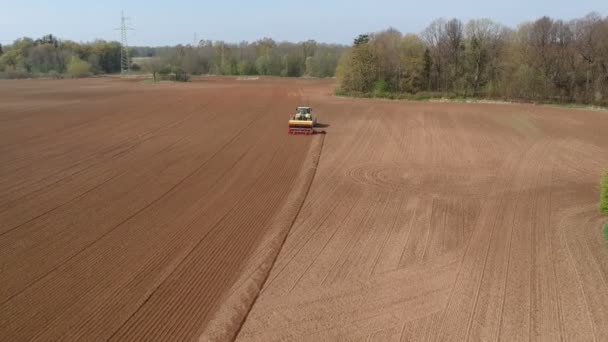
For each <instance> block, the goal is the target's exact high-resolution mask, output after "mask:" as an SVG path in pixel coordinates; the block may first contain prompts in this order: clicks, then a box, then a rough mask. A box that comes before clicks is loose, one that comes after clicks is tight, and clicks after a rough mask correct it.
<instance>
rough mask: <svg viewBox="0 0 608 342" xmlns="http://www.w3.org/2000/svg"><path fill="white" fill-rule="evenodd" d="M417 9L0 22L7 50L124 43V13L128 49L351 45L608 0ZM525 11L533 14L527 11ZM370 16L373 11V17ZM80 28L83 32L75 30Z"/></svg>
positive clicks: (271, 8)
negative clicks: (37, 42) (372, 36)
mask: <svg viewBox="0 0 608 342" xmlns="http://www.w3.org/2000/svg"><path fill="white" fill-rule="evenodd" d="M412 6H414V5H413V4H410V3H409V2H405V3H403V2H397V1H395V0H384V1H378V2H376V3H374V4H369V3H363V2H362V1H358V2H346V1H343V0H339V1H336V2H333V3H330V4H327V3H323V2H322V1H319V0H311V1H309V2H308V3H307V6H306V8H302V6H295V5H293V4H285V3H282V2H277V1H273V0H262V1H259V2H257V3H255V4H253V3H245V4H240V3H239V4H232V3H221V4H207V5H204V4H200V3H194V2H192V1H180V3H179V4H171V5H166V4H162V3H159V2H151V3H145V2H143V1H141V0H136V1H130V2H129V3H128V4H123V3H122V1H117V0H110V1H107V2H104V5H101V4H84V5H83V4H80V3H78V2H76V1H72V0H69V1H61V2H57V3H54V4H52V5H50V4H47V3H44V2H42V1H39V0H37V1H33V2H29V4H28V5H24V4H19V3H16V4H13V3H11V4H10V5H5V10H4V11H3V12H2V13H0V23H3V24H0V28H1V30H0V32H2V33H1V34H2V36H0V44H3V45H8V44H11V43H12V42H13V41H15V40H16V39H19V38H22V37H30V38H34V39H36V38H39V37H42V36H44V35H47V34H53V35H54V36H56V37H58V38H60V39H63V40H71V41H76V42H90V41H94V40H96V39H102V40H106V41H119V40H120V32H119V31H118V30H116V28H118V27H119V25H120V13H121V10H124V13H125V16H126V17H129V18H130V26H131V27H133V28H134V31H130V33H129V36H128V40H129V45H131V46H151V47H160V46H174V45H179V44H192V42H194V41H195V40H196V41H200V40H203V39H204V40H212V41H225V42H234V43H236V42H241V41H247V42H252V41H255V40H258V39H261V38H264V37H269V38H272V39H274V40H275V41H278V42H301V41H306V40H309V39H313V40H316V41H317V42H321V43H328V44H341V45H350V44H351V43H352V40H353V39H354V38H355V37H356V36H357V35H359V34H363V33H372V32H378V31H381V30H385V29H387V28H389V27H392V28H395V29H397V30H399V31H400V32H402V33H419V32H421V31H422V30H423V29H424V28H425V27H426V26H428V25H429V24H430V23H431V22H432V21H433V20H435V19H438V18H458V19H460V20H462V21H464V22H466V21H468V20H470V19H476V18H488V19H491V20H493V21H495V22H497V23H500V24H503V25H505V26H508V27H512V28H515V27H517V25H519V24H521V23H525V22H529V21H533V20H536V19H538V18H540V17H543V16H549V17H551V18H554V19H562V20H565V21H569V20H572V19H575V18H580V17H584V16H586V15H587V14H589V13H591V12H597V13H598V14H599V15H601V16H602V17H606V16H607V15H608V2H606V1H598V0H588V1H584V2H583V3H574V2H569V3H566V2H565V1H548V0H537V1H534V3H532V4H530V3H527V2H526V1H524V0H514V1H512V2H510V3H498V4H494V3H492V4H489V3H481V4H478V3H477V1H473V0H468V1H464V2H461V3H459V4H453V3H450V2H449V1H447V0H440V1H436V2H434V3H432V4H431V3H423V4H415V6H416V7H417V11H416V13H414V12H412V11H411V10H410V7H412ZM522 7H525V8H526V10H525V11H522V10H521V9H520V8H522ZM32 8H36V11H32V10H31V9H32ZM209 12H212V13H213V15H209V14H208V13H209ZM198 13H200V15H199V14H198ZM286 13H288V14H293V16H294V17H295V16H297V18H298V20H303V22H302V24H301V23H300V22H299V21H293V20H291V19H290V18H291V16H290V15H286ZM369 13H374V16H373V17H372V16H370V15H369ZM302 18H305V19H302ZM23 23H28V26H27V27H23ZM159 23H162V24H159ZM74 27H77V28H78V30H77V31H76V32H74ZM195 37H196V39H195Z"/></svg>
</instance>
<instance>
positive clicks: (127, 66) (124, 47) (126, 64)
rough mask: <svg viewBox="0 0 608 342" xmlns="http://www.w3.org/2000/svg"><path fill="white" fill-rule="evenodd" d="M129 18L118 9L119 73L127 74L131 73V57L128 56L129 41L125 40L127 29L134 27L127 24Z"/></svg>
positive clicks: (130, 29) (131, 29)
mask: <svg viewBox="0 0 608 342" xmlns="http://www.w3.org/2000/svg"><path fill="white" fill-rule="evenodd" d="M129 20H130V18H128V17H125V13H124V11H120V28H117V29H116V30H120V43H121V49H120V74H121V75H123V76H124V75H128V74H130V73H131V58H130V56H129V43H128V41H127V31H133V30H134V29H133V28H132V27H130V26H129Z"/></svg>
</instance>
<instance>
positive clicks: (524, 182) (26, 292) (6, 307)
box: [0, 77, 608, 341]
mask: <svg viewBox="0 0 608 342" xmlns="http://www.w3.org/2000/svg"><path fill="white" fill-rule="evenodd" d="M334 85H335V84H334V82H333V81H331V80H315V79H280V78H260V79H257V80H255V81H247V82H244V81H239V80H237V79H234V78H224V77H203V78H200V79H195V80H194V81H193V82H190V83H187V84H177V83H160V84H144V83H142V82H140V81H138V80H123V79H118V78H110V77H108V78H95V79H81V80H60V81H44V80H23V81H0V123H1V125H0V133H1V134H0V175H1V176H2V177H1V179H0V340H7V341H29V340H39V341H48V340H62V341H69V340H73V341H82V340H115V341H119V340H121V341H122V340H125V341H132V340H141V341H148V340H150V341H154V340H157V341H168V340H199V341H229V340H234V339H236V340H241V341H290V340H315V341H317V340H366V341H367V340H369V341H398V340H410V341H444V340H454V341H456V340H458V341H459V340H531V339H535V340H607V339H608V249H607V248H606V247H605V243H604V241H603V240H602V235H601V232H600V230H601V226H602V224H603V221H605V220H603V219H602V217H601V215H600V214H599V213H598V212H597V204H596V201H597V197H598V189H597V181H598V179H599V176H600V173H601V172H602V170H604V169H605V168H606V167H607V165H608V152H607V151H608V134H606V132H608V120H606V113H605V112H593V111H585V110H568V109H560V108H551V107H543V106H534V105H499V104H462V103H461V104H456V103H430V102H427V103H425V102H396V101H378V100H370V99H354V98H339V97H334V96H332V95H331V94H332V92H333V87H334ZM304 102H306V103H304ZM298 105H311V106H313V107H314V113H316V114H317V117H318V119H319V122H320V123H322V124H323V126H324V128H323V130H325V131H326V132H327V134H326V135H322V136H289V135H287V134H286V132H285V131H286V120H287V118H288V114H289V113H290V112H291V111H292V110H293V108H294V107H296V106H298ZM321 150H322V153H321Z"/></svg>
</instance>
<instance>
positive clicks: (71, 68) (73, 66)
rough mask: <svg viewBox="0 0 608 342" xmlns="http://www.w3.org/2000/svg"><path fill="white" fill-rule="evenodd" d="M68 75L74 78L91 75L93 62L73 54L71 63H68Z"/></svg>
mask: <svg viewBox="0 0 608 342" xmlns="http://www.w3.org/2000/svg"><path fill="white" fill-rule="evenodd" d="M67 75H68V76H69V77H73V78H79V77H88V76H91V64H89V63H88V62H85V61H83V60H82V59H80V58H78V57H76V56H72V58H71V59H70V63H68V71H67Z"/></svg>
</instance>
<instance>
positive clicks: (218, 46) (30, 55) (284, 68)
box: [0, 35, 347, 78]
mask: <svg viewBox="0 0 608 342" xmlns="http://www.w3.org/2000/svg"><path fill="white" fill-rule="evenodd" d="M346 48H347V47H346V46H343V45H336V44H324V43H317V42H316V41H314V40H309V41H305V42H300V43H290V42H275V41H274V40H272V39H270V38H264V39H260V40H258V41H255V42H252V43H250V42H241V43H226V42H223V41H210V40H201V41H200V42H198V43H197V44H192V45H177V46H167V47H132V48H130V49H129V54H130V56H131V57H133V58H132V64H131V69H132V70H134V71H135V72H137V71H139V70H142V69H143V70H144V71H149V72H151V73H153V75H154V76H155V78H156V76H157V75H168V74H172V75H202V74H216V75H272V76H289V77H300V76H314V77H332V76H334V73H335V70H336V67H337V64H338V61H339V59H340V57H341V55H342V53H343V52H344V51H345V50H346ZM120 53H121V44H120V43H119V42H107V41H103V40H96V41H93V42H87V43H77V42H73V41H69V40H60V39H58V38H57V37H55V36H53V35H46V36H44V37H42V38H39V39H35V40H34V39H31V38H21V39H18V40H16V41H15V42H14V43H13V44H11V45H9V46H5V47H2V46H1V45H0V77H2V76H4V78H7V77H8V78H20V77H36V76H51V77H62V76H70V77H80V76H87V75H92V74H110V73H117V72H120V69H121V66H120Z"/></svg>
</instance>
